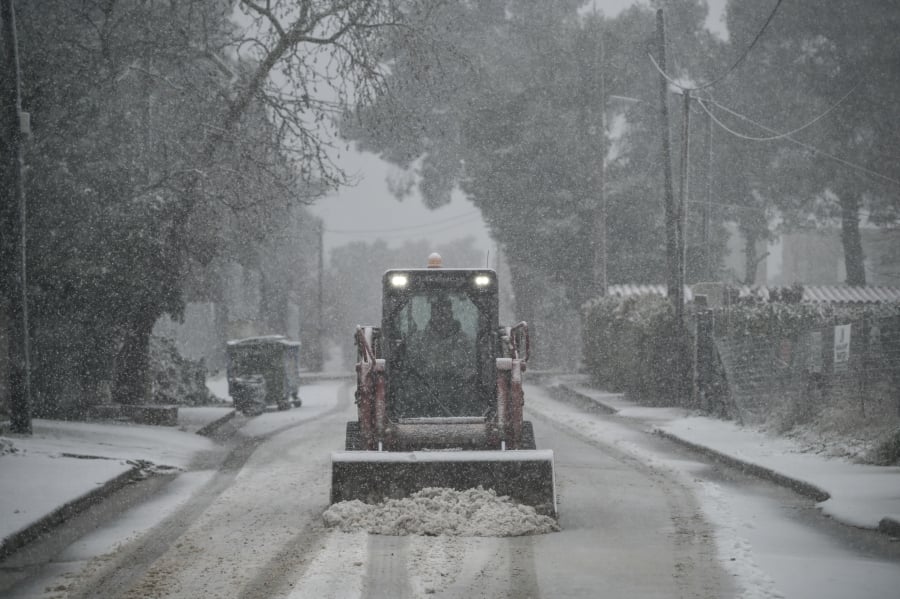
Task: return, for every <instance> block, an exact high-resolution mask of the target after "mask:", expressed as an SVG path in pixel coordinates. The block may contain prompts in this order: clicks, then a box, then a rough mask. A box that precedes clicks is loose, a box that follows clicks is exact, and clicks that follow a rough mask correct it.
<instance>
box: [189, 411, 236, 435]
mask: <svg viewBox="0 0 900 599" xmlns="http://www.w3.org/2000/svg"><path fill="white" fill-rule="evenodd" d="M236 415H237V410H232V411H230V412H228V413H227V414H225V415H224V416H222V417H221V418H219V419H218V420H213V421H212V422H210V423H209V424H207V425H205V426H204V427H203V428H201V429H199V430H198V431H197V432H196V434H198V435H203V436H204V437H209V436H211V435H214V434H215V433H216V431H217V430H219V428H221V427H222V425H223V424H225V423H226V422H228V421H229V420H231V419H232V418H234V417H235V416H236Z"/></svg>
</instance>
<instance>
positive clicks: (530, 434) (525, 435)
mask: <svg viewBox="0 0 900 599" xmlns="http://www.w3.org/2000/svg"><path fill="white" fill-rule="evenodd" d="M519 449H537V445H535V443H534V427H533V426H532V425H531V421H530V420H525V421H524V422H522V439H521V443H520V444H519Z"/></svg>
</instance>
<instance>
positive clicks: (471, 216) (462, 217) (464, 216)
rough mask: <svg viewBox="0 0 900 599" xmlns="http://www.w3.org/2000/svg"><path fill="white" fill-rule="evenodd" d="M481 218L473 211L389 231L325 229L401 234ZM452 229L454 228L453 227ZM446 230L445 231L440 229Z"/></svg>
mask: <svg viewBox="0 0 900 599" xmlns="http://www.w3.org/2000/svg"><path fill="white" fill-rule="evenodd" d="M476 216H479V217H480V216H481V211H480V210H472V211H469V212H465V213H463V214H457V215H456V216H451V217H449V218H445V219H443V220H438V221H434V222H431V223H420V224H418V225H410V226H407V227H393V228H389V229H325V232H326V233H334V234H337V235H357V234H360V235H363V234H369V233H400V232H403V231H412V230H418V229H430V228H433V227H437V226H440V225H443V224H445V223H449V222H453V221H460V222H455V223H454V224H453V225H452V226H457V225H463V224H468V223H469V221H470V220H474V217H476ZM451 228H452V227H451ZM440 230H444V229H440Z"/></svg>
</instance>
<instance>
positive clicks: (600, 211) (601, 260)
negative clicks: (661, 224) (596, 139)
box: [593, 29, 608, 297]
mask: <svg viewBox="0 0 900 599" xmlns="http://www.w3.org/2000/svg"><path fill="white" fill-rule="evenodd" d="M598 33H599V40H598V47H599V54H600V56H599V61H598V62H599V64H598V65H597V66H598V68H599V70H600V72H599V78H600V80H599V93H598V96H599V98H597V100H598V102H597V104H598V106H599V110H600V130H599V131H598V132H597V135H599V136H600V157H599V162H600V163H599V177H598V178H599V180H598V181H597V206H596V208H595V209H594V273H593V274H594V295H596V296H599V297H604V296H606V293H607V290H608V289H607V259H608V256H607V244H606V233H607V231H606V216H607V204H606V155H607V153H608V150H607V147H606V102H607V98H606V66H605V48H604V46H603V30H602V29H599V30H598Z"/></svg>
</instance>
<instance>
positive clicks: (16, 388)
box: [0, 0, 31, 434]
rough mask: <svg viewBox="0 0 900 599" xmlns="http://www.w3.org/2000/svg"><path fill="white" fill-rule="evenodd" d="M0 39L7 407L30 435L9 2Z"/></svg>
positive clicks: (21, 193) (21, 123)
mask: <svg viewBox="0 0 900 599" xmlns="http://www.w3.org/2000/svg"><path fill="white" fill-rule="evenodd" d="M0 26H2V30H0V37H2V40H3V57H2V58H3V60H2V65H0V72H2V73H3V77H2V78H0V107H2V108H0V109H2V114H0V122H2V123H3V128H4V131H3V132H2V133H0V140H2V145H0V156H2V158H0V159H2V160H3V164H4V166H3V168H2V170H0V175H3V174H5V175H6V176H5V177H3V178H4V181H3V182H2V190H3V201H2V204H0V285H2V286H3V289H4V292H5V293H4V298H3V299H5V300H6V311H7V339H8V341H9V351H8V355H9V385H8V390H9V408H10V426H11V429H12V431H13V432H15V433H21V434H31V364H30V361H29V347H28V346H29V342H28V302H27V301H26V294H27V286H26V278H25V272H26V271H25V185H24V181H23V178H22V177H23V171H24V163H25V160H24V154H23V151H22V137H23V136H24V135H25V133H26V132H27V124H26V123H27V120H24V119H23V113H22V101H21V93H20V81H19V52H18V44H17V40H16V20H15V10H14V8H13V1H12V0H0Z"/></svg>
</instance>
